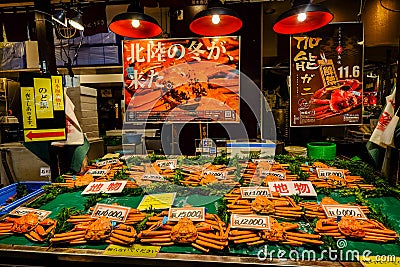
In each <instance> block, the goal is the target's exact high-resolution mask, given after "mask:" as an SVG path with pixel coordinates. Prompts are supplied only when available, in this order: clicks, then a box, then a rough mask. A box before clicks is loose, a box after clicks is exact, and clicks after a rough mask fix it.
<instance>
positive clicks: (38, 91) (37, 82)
mask: <svg viewBox="0 0 400 267" xmlns="http://www.w3.org/2000/svg"><path fill="white" fill-rule="evenodd" d="M33 82H34V88H35V104H36V117H37V118H38V119H52V118H54V116H53V94H52V91H51V80H50V79H48V78H34V79H33Z"/></svg>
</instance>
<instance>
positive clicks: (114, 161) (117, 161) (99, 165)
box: [96, 159, 120, 167]
mask: <svg viewBox="0 0 400 267" xmlns="http://www.w3.org/2000/svg"><path fill="white" fill-rule="evenodd" d="M118 163H120V161H119V159H109V160H103V161H99V162H97V163H96V166H97V167H102V166H105V165H107V164H110V165H114V164H118Z"/></svg>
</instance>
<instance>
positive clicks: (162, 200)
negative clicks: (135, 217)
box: [137, 193, 176, 210]
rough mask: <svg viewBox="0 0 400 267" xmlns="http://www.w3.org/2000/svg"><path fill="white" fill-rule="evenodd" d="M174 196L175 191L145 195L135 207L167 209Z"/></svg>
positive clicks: (141, 208)
mask: <svg viewBox="0 0 400 267" xmlns="http://www.w3.org/2000/svg"><path fill="white" fill-rule="evenodd" d="M175 196H176V193H163V194H153V195H145V196H144V197H143V198H142V201H141V202H140V204H139V206H138V207H137V209H138V210H148V209H169V208H170V207H171V206H172V204H173V203H174V200H175Z"/></svg>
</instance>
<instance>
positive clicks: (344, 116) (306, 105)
mask: <svg viewBox="0 0 400 267" xmlns="http://www.w3.org/2000/svg"><path fill="white" fill-rule="evenodd" d="M363 35H364V34H363V25H362V23H358V22H350V23H332V24H329V25H327V26H325V27H323V28H321V29H319V30H316V31H312V32H310V33H307V34H306V35H294V36H292V37H291V39H290V46H291V50H290V52H291V55H290V71H291V74H290V75H291V95H290V115H291V117H290V118H291V120H290V125H291V126H329V125H349V124H361V123H362V104H363V103H362V102H363V100H362V99H363V83H362V78H363V52H364V47H363Z"/></svg>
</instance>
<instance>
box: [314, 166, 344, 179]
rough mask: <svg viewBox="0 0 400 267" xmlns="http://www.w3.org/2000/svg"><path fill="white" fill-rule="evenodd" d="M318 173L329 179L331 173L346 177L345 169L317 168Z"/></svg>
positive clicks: (319, 175) (322, 177) (321, 177)
mask: <svg viewBox="0 0 400 267" xmlns="http://www.w3.org/2000/svg"><path fill="white" fill-rule="evenodd" d="M317 175H318V178H320V179H327V178H328V176H329V175H336V176H338V177H340V178H344V170H343V169H327V168H317Z"/></svg>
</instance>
